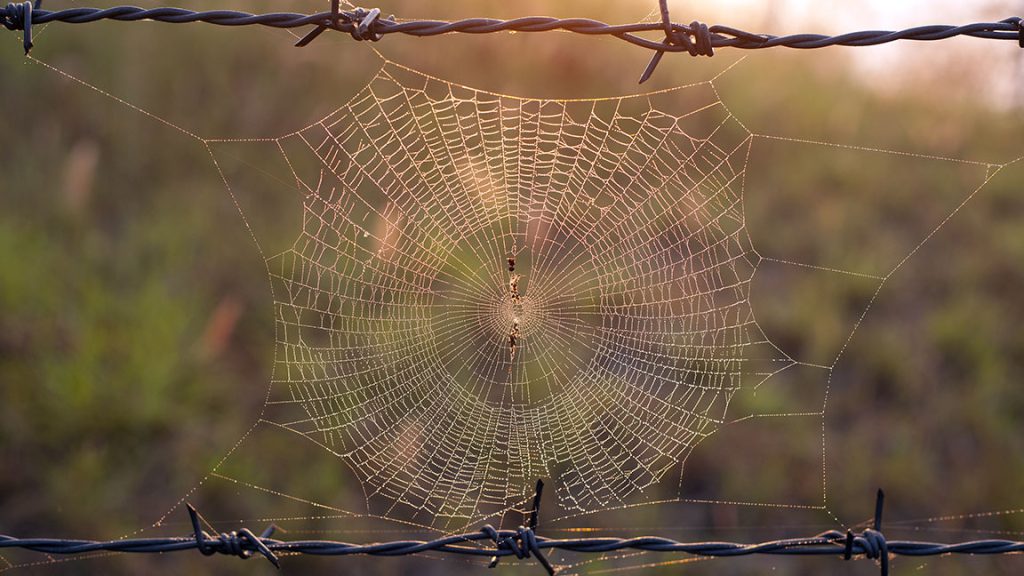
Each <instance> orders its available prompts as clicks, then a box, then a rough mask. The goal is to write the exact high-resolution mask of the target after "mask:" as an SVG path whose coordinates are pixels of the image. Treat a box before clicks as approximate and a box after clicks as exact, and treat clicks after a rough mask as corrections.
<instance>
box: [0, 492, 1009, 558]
mask: <svg viewBox="0 0 1024 576" xmlns="http://www.w3.org/2000/svg"><path fill="white" fill-rule="evenodd" d="M542 489H543V483H542V482H538V483H537V493H536V496H535V498H534V506H533V510H532V512H531V513H530V518H529V522H528V523H527V525H526V526H520V527H519V528H518V529H516V530H498V529H495V528H494V527H493V526H491V525H485V526H482V527H481V528H480V529H479V530H477V531H476V532H467V533H465V534H455V535H451V536H445V537H442V538H437V539H435V540H429V541H424V540H396V541H391V542H374V543H369V544H352V543H348V542H338V541H333V540H291V541H289V540H276V539H274V538H273V537H272V536H273V533H274V530H275V526H273V525H271V526H269V527H268V528H267V529H266V530H264V531H263V532H262V533H261V534H260V535H259V536H257V535H255V534H254V533H253V532H252V531H251V530H249V529H248V528H242V529H239V530H235V531H232V532H225V533H222V534H218V535H210V534H208V533H206V532H205V531H203V530H202V528H201V525H200V517H199V514H198V512H196V510H195V508H193V507H192V506H191V505H187V509H188V514H189V519H190V521H191V523H192V528H193V533H192V534H191V535H190V536H185V537H170V538H136V539H127V540H110V541H96V540H65V539H56V538H15V537H13V536H5V535H0V549H4V548H22V549H26V550H33V551H35V552H42V553H45V554H59V555H71V554H86V553H90V552H126V553H136V554H140V553H156V554H159V553H166V552H180V551H183V550H198V551H199V552H201V553H202V554H203V555H206V556H212V555H214V554H226V555H229V556H237V557H239V558H243V559H245V558H251V557H253V556H256V555H261V556H262V557H264V558H266V559H267V560H269V561H270V562H271V563H272V564H273V565H274V566H275V567H278V568H280V560H279V558H278V555H279V554H307V555H313V556H352V555H356V554H360V555H368V556H409V555H414V554H421V553H424V552H440V553H444V554H454V555H461V556H475V557H490V558H491V563H490V567H491V568H493V567H494V566H496V565H497V563H498V561H499V559H501V558H506V557H509V556H515V557H516V558H518V559H520V560H523V559H531V558H532V559H534V560H536V561H537V562H539V563H540V564H541V566H543V567H544V569H545V570H546V571H547V572H548V574H550V575H552V576H553V575H554V574H555V572H556V569H555V568H554V567H553V566H552V564H551V562H550V561H549V560H548V558H547V557H546V555H545V551H546V550H547V551H550V550H562V551H566V552H573V553H580V554H607V553H613V552H621V551H624V550H637V551H642V552H661V553H676V554H689V555H693V556H706V557H719V558H722V557H736V556H750V555H755V554H764V555H774V556H835V557H839V558H843V559H846V560H851V559H857V558H861V559H865V558H866V559H871V560H875V561H877V562H878V563H879V567H880V571H881V574H882V576H888V574H889V562H890V557H892V556H941V555H944V554H966V555H992V554H1013V553H1021V552H1024V542H1019V541H1013V540H972V541H967V542H956V543H938V542H925V541H916V540H887V539H886V537H885V535H884V534H883V533H882V505H883V502H884V495H883V493H882V491H881V490H879V491H878V497H877V500H876V504H875V517H874V522H873V524H872V526H871V527H870V528H867V529H865V530H863V531H860V532H859V533H855V532H853V531H852V530H847V531H846V532H845V533H844V532H840V531H838V530H829V531H826V532H822V533H820V534H817V535H814V536H811V537H807V538H787V539H782V540H771V541H767V542H759V543H753V544H742V543H735V542H679V541H676V540H672V539H669V538H661V537H657V536H641V537H638V538H618V537H606V538H546V537H544V536H539V535H537V526H538V513H539V509H540V495H541V491H542Z"/></svg>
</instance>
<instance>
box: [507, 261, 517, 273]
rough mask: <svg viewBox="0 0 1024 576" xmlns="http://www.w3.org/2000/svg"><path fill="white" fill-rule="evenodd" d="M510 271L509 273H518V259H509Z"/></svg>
mask: <svg viewBox="0 0 1024 576" xmlns="http://www.w3.org/2000/svg"><path fill="white" fill-rule="evenodd" d="M508 271H509V272H515V271H516V259H515V258H509V259H508Z"/></svg>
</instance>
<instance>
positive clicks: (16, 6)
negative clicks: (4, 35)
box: [2, 0, 43, 55]
mask: <svg viewBox="0 0 1024 576" xmlns="http://www.w3.org/2000/svg"><path fill="white" fill-rule="evenodd" d="M42 4H43V0H36V1H35V2H34V3H33V2H29V1H27V0H26V1H25V2H20V3H15V2H9V3H8V4H7V7H6V8H5V9H4V11H3V20H2V22H3V25H4V28H7V29H8V30H21V31H22V32H23V33H24V34H23V36H22V38H23V39H24V46H25V54H26V55H28V53H29V52H30V51H31V50H32V10H37V9H39V7H40V6H42Z"/></svg>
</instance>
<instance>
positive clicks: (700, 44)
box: [640, 0, 715, 84]
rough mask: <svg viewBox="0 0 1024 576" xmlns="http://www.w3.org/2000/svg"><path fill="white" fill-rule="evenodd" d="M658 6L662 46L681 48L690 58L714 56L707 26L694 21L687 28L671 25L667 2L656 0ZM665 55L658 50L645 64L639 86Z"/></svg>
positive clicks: (652, 72) (662, 51)
mask: <svg viewBox="0 0 1024 576" xmlns="http://www.w3.org/2000/svg"><path fill="white" fill-rule="evenodd" d="M658 3H659V6H660V7H661V26H662V28H663V29H664V30H665V40H664V41H662V45H663V46H665V47H668V48H672V47H675V46H682V47H683V48H685V49H686V51H687V52H688V53H689V54H690V56H714V55H715V47H714V45H713V44H712V42H711V29H710V28H708V25H707V24H704V23H703V22H698V21H696V20H694V21H693V22H691V23H690V25H689V26H688V27H684V26H680V25H678V24H674V23H672V17H671V16H670V15H669V13H668V0H658ZM664 55H665V51H664V50H658V51H656V52H655V53H654V56H653V57H651V61H650V63H649V64H647V69H645V70H644V73H643V74H642V75H641V76H640V84H643V83H644V82H646V81H647V79H648V78H650V77H651V74H654V69H655V68H657V67H658V63H659V62H661V58H662V56H664Z"/></svg>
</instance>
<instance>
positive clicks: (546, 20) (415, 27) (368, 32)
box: [0, 0, 1024, 76]
mask: <svg viewBox="0 0 1024 576" xmlns="http://www.w3.org/2000/svg"><path fill="white" fill-rule="evenodd" d="M661 1H662V4H664V0H661ZM26 16H27V17H26ZM662 16H663V18H662V21H661V22H637V23H633V24H608V23H605V22H601V21H599V20H592V19H589V18H552V17H547V16H528V17H523V18H513V19H511V20H500V19H496V18H467V19H463V20H456V21H444V20H413V21H406V22H398V21H395V20H394V18H393V17H392V18H380V10H379V9H376V8H375V9H373V10H365V9H362V8H359V9H356V10H353V11H339V10H337V4H333V6H332V10H331V11H326V12H319V13H316V14H300V13H294V12H273V13H265V14H252V13H248V12H238V11H234V10H209V11H202V12H197V11H193V10H187V9H184V8H174V7H166V8H149V9H146V8H140V7H137V6H118V7H113V8H102V9H101V8H70V9H67V10H58V11H51V10H43V9H41V8H40V7H39V5H38V2H37V3H36V4H35V5H33V3H32V2H21V3H11V4H8V5H7V7H6V9H4V10H3V11H0V23H2V24H3V25H4V26H5V27H6V28H8V29H10V30H24V31H25V33H26V37H30V33H31V32H30V31H31V25H32V24H46V23H49V22H65V23H70V24H85V23H90V22H97V21H99V20H117V21H122V22H136V21H140V20H151V21H157V22H167V23H173V24H184V23H192V22H205V23H207V24H216V25H218V26H252V25H260V26H269V27H273V28H298V27H303V26H316V27H317V28H316V29H315V30H314V32H315V33H313V34H311V35H310V36H308V37H307V38H304V39H303V40H302V41H300V43H299V44H298V45H300V46H304V45H306V44H308V43H309V41H311V40H312V39H313V38H315V37H316V35H318V34H319V33H320V32H322V31H324V30H335V31H338V32H345V33H348V34H350V35H351V36H352V37H353V38H354V39H356V40H372V41H376V40H379V39H381V38H382V37H384V36H386V35H388V34H406V35H409V36H419V37H426V36H439V35H442V34H452V33H462V34H490V33H495V32H550V31H554V30H560V31H564V32H572V33H575V34H585V35H605V36H612V37H615V38H618V39H620V40H623V41H625V42H629V43H630V44H633V45H636V46H640V47H642V48H647V49H649V50H653V51H655V52H656V53H657V54H663V53H665V52H688V53H690V54H691V55H694V56H697V55H706V56H711V55H713V54H714V50H715V49H716V48H740V49H744V50H754V49H761V48H773V47H778V46H783V47H787V48H798V49H814V48H824V47H826V46H875V45H878V44H886V43H889V42H896V41H898V40H915V41H934V40H945V39H947V38H953V37H956V36H970V37H974V38H985V39H990V40H1016V41H1017V42H1018V44H1019V45H1020V46H1021V47H1024V33H1022V28H1021V18H1020V17H1012V18H1007V19H1005V20H1001V21H999V22H979V23H974V24H965V25H960V26H954V25H928V26H918V27H914V28H907V29H904V30H862V31H857V32H849V33H846V34H840V35H837V36H828V35H824V34H793V35H788V36H773V35H770V34H755V33H752V32H748V31H745V30H741V29H738V28H733V27H730V26H722V25H714V26H707V25H705V24H702V23H700V22H696V21H695V22H693V23H691V24H689V25H686V24H678V23H674V22H671V21H669V20H668V12H667V10H662ZM658 31H660V32H664V33H665V39H664V40H662V41H658V40H652V39H649V38H644V37H642V36H639V35H638V34H641V33H645V32H658ZM25 48H26V50H28V49H30V48H31V41H30V39H29V40H27V41H26V43H25ZM656 58H659V59H660V57H657V56H656ZM652 62H653V61H652ZM655 64H656V62H655ZM649 68H651V67H650V66H649ZM652 71H653V70H652ZM647 75H648V76H649V73H648V74H647Z"/></svg>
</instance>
